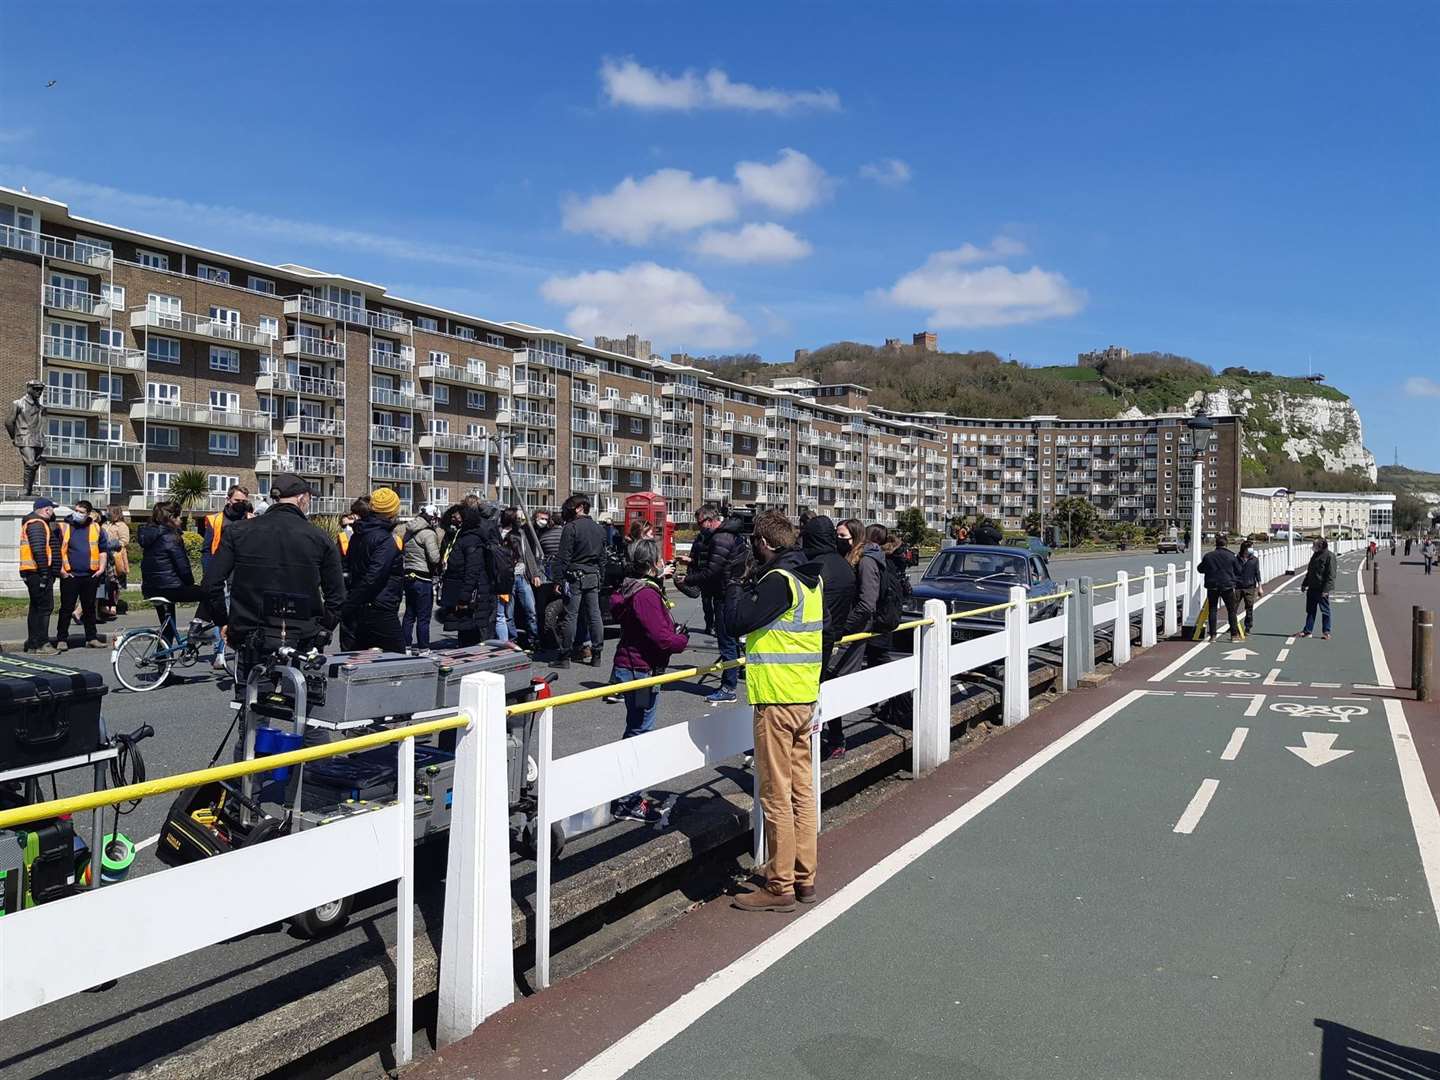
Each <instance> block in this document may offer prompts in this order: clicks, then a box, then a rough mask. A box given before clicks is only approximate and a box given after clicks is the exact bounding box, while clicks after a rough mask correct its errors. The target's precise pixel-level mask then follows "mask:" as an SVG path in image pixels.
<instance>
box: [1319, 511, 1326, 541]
mask: <svg viewBox="0 0 1440 1080" xmlns="http://www.w3.org/2000/svg"><path fill="white" fill-rule="evenodd" d="M1320 539H1321V540H1324V539H1325V504H1324V503H1321V504H1320Z"/></svg>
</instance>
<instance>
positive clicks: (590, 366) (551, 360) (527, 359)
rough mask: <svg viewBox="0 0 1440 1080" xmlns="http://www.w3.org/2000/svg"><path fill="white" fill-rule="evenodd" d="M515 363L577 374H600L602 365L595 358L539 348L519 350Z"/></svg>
mask: <svg viewBox="0 0 1440 1080" xmlns="http://www.w3.org/2000/svg"><path fill="white" fill-rule="evenodd" d="M515 363H517V364H536V365H538V366H541V367H548V368H552V369H554V370H555V371H569V372H573V373H574V374H576V375H589V376H598V375H599V374H600V365H599V364H598V363H596V362H595V361H594V360H585V359H582V358H581V357H578V356H570V355H568V354H562V353H553V352H541V351H540V350H538V349H519V350H517V351H516V353H515Z"/></svg>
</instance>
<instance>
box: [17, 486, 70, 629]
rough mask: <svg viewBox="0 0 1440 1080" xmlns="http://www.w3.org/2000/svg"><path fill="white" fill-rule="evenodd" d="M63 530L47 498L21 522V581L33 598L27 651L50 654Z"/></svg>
mask: <svg viewBox="0 0 1440 1080" xmlns="http://www.w3.org/2000/svg"><path fill="white" fill-rule="evenodd" d="M60 561H61V560H60V529H59V527H58V526H57V525H56V524H55V504H54V503H53V502H52V501H51V500H49V499H47V498H44V497H43V496H42V497H41V498H38V499H36V500H35V503H34V506H33V508H32V509H31V511H30V513H28V514H26V515H25V517H24V518H23V519H22V520H21V522H20V580H22V581H23V582H24V583H25V591H26V592H27V593H28V594H29V596H30V608H29V613H28V616H27V619H26V626H25V651H26V652H34V653H40V654H42V655H49V653H50V652H51V647H50V613H51V612H52V611H54V610H55V579H56V578H58V577H59V576H60Z"/></svg>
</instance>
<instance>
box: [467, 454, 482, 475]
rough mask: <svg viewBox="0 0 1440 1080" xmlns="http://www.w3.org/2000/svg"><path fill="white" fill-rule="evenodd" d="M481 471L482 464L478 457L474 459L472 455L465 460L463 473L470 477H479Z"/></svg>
mask: <svg viewBox="0 0 1440 1080" xmlns="http://www.w3.org/2000/svg"><path fill="white" fill-rule="evenodd" d="M483 469H484V462H482V461H481V460H480V459H479V458H478V457H474V456H473V455H472V456H467V457H466V458H465V471H466V472H467V473H470V474H471V475H472V476H479V475H480V473H481V471H482V470H483Z"/></svg>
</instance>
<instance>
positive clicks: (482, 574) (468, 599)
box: [439, 506, 500, 645]
mask: <svg viewBox="0 0 1440 1080" xmlns="http://www.w3.org/2000/svg"><path fill="white" fill-rule="evenodd" d="M499 580H500V579H499V574H498V573H497V567H496V564H495V556H494V550H493V549H492V547H491V546H490V545H489V544H488V543H486V540H485V532H484V530H483V529H482V527H481V520H480V508H479V507H478V506H462V507H461V509H460V532H459V534H458V535H457V536H456V539H455V544H454V546H453V547H452V548H451V549H450V558H449V560H448V561H447V562H446V563H445V575H444V577H442V578H441V579H440V603H439V608H440V618H441V619H442V620H443V622H444V625H445V629H447V630H454V631H456V633H457V634H458V635H459V638H460V644H461V645H477V644H479V643H480V642H482V641H484V640H485V639H486V638H488V637H490V636H492V635H493V634H494V633H495V608H496V596H497V594H498V593H499Z"/></svg>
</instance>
